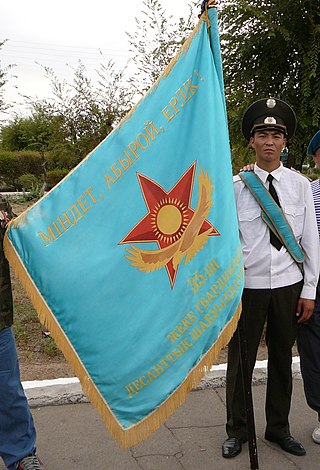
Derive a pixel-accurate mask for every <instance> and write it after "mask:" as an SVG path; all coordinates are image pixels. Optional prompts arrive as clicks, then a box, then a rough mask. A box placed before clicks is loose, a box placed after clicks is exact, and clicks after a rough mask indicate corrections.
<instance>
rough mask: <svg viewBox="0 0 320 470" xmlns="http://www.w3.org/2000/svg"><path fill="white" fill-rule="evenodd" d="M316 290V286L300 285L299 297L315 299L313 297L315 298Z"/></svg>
mask: <svg viewBox="0 0 320 470" xmlns="http://www.w3.org/2000/svg"><path fill="white" fill-rule="evenodd" d="M316 292H317V288H316V287H310V286H303V287H302V291H301V294H300V297H301V298H302V299H310V300H315V298H316Z"/></svg>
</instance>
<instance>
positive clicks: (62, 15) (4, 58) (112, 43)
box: [0, 0, 200, 119]
mask: <svg viewBox="0 0 320 470" xmlns="http://www.w3.org/2000/svg"><path fill="white" fill-rule="evenodd" d="M161 5H162V6H163V8H164V9H165V10H166V11H167V13H168V14H171V15H173V16H174V17H176V18H177V22H178V18H179V17H181V16H183V17H186V16H187V15H188V13H189V9H188V0H161ZM142 8H143V0H122V1H119V0H118V1H112V0H104V1H102V0H89V1H86V2H85V1H83V0H55V1H54V2H51V3H50V2H44V1H43V0H28V1H25V0H10V1H5V2H1V6H0V41H2V40H4V39H7V40H8V41H7V42H6V43H5V44H4V46H3V47H2V48H1V49H0V66H1V68H4V67H5V66H7V65H9V64H15V67H14V68H12V69H11V73H12V74H13V75H15V76H16V78H10V79H9V81H8V83H7V85H6V86H5V99H6V101H7V102H10V103H16V104H15V106H14V108H13V110H14V111H15V112H17V113H18V114H20V115H21V114H22V115H23V114H25V113H26V107H25V105H24V104H23V101H24V100H23V99H22V98H21V96H20V95H28V96H32V97H38V98H44V97H49V96H50V93H51V88H50V81H49V80H48V79H46V78H45V74H44V70H43V67H42V66H47V67H50V68H52V69H53V70H54V72H55V74H56V75H57V76H58V78H59V79H60V80H63V79H64V78H66V79H67V80H68V79H70V78H72V76H73V72H72V68H71V67H74V68H76V67H77V65H78V60H79V59H80V60H81V62H82V63H83V64H84V65H85V66H86V69H87V71H88V76H90V74H92V75H91V76H92V77H93V76H94V74H95V72H94V70H95V69H96V68H97V67H98V65H99V64H100V63H104V62H105V63H107V62H108V61H109V60H110V59H112V60H113V61H114V62H115V64H116V65H119V67H122V66H124V65H125V64H126V63H127V60H128V58H129V55H130V53H129V43H128V39H127V36H126V34H125V33H126V31H127V32H131V33H133V32H134V31H135V30H136V28H135V17H139V14H140V13H141V9H142ZM199 9H200V8H199ZM66 64H69V65H66ZM11 115H12V112H11V113H10V115H9V118H10V116H11ZM3 117H4V115H0V118H2V119H3Z"/></svg>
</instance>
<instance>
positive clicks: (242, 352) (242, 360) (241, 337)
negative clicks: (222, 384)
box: [238, 315, 259, 470]
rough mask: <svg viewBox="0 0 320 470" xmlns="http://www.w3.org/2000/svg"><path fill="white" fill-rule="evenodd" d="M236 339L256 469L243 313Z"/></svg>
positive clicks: (251, 458)
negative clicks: (237, 340)
mask: <svg viewBox="0 0 320 470" xmlns="http://www.w3.org/2000/svg"><path fill="white" fill-rule="evenodd" d="M238 339H239V351H240V365H241V373H242V386H243V395H244V402H245V408H246V416H247V433H248V446H249V456H250V465H251V466H250V468H251V469H252V470H258V469H259V462H258V451H257V438H256V429H255V422H254V411H253V401H252V389H251V380H250V377H249V372H248V371H249V368H248V365H249V362H248V351H247V336H246V330H245V318H244V317H243V315H241V316H240V320H239V322H238Z"/></svg>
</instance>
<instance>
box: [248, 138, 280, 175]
mask: <svg viewBox="0 0 320 470" xmlns="http://www.w3.org/2000/svg"><path fill="white" fill-rule="evenodd" d="M286 143H287V139H286V138H285V137H284V135H283V133H282V132H280V131H277V130H270V131H267V130H265V131H256V132H255V133H254V134H253V136H252V137H251V138H250V145H251V147H252V148H253V149H254V150H255V152H256V159H257V163H258V165H259V163H260V165H261V164H264V163H265V164H267V165H270V164H272V163H276V162H280V154H281V151H282V149H283V148H284V147H285V145H286ZM260 165H259V166H260Z"/></svg>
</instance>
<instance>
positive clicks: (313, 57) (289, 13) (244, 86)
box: [220, 0, 320, 167]
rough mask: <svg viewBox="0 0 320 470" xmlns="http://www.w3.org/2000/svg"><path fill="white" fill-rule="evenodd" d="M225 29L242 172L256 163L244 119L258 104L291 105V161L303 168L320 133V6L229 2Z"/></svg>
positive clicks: (289, 0)
mask: <svg viewBox="0 0 320 470" xmlns="http://www.w3.org/2000/svg"><path fill="white" fill-rule="evenodd" d="M220 29H221V31H222V34H221V40H222V41H221V42H222V53H223V67H224V77H225V88H226V96H227V105H228V115H229V126H230V136H231V143H232V150H233V156H234V160H235V161H234V164H235V166H236V167H239V166H241V164H242V163H244V162H246V161H248V159H250V158H251V159H252V156H251V157H250V156H249V154H248V150H247V148H246V145H245V141H244V140H243V138H242V137H241V130H240V129H241V127H240V126H241V118H242V115H243V112H244V111H245V109H246V107H247V106H248V105H249V104H251V102H253V101H254V100H256V99H259V98H261V97H264V96H273V97H275V98H280V99H283V100H285V101H287V102H288V103H289V104H290V105H291V106H292V107H293V109H294V110H295V112H296V114H297V118H298V127H297V132H296V136H295V137H294V139H293V140H292V142H291V143H290V147H289V149H290V155H291V158H292V160H293V161H294V163H295V166H296V167H301V166H302V163H303V160H304V158H305V154H306V146H307V142H308V140H309V139H310V137H311V136H312V135H313V133H314V132H315V131H316V130H318V129H319V127H320V81H319V79H318V77H319V76H320V41H319V37H320V2H319V1H318V0H299V1H297V0H249V1H248V0H246V1H244V0H225V1H223V2H222V11H221V14H220Z"/></svg>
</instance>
